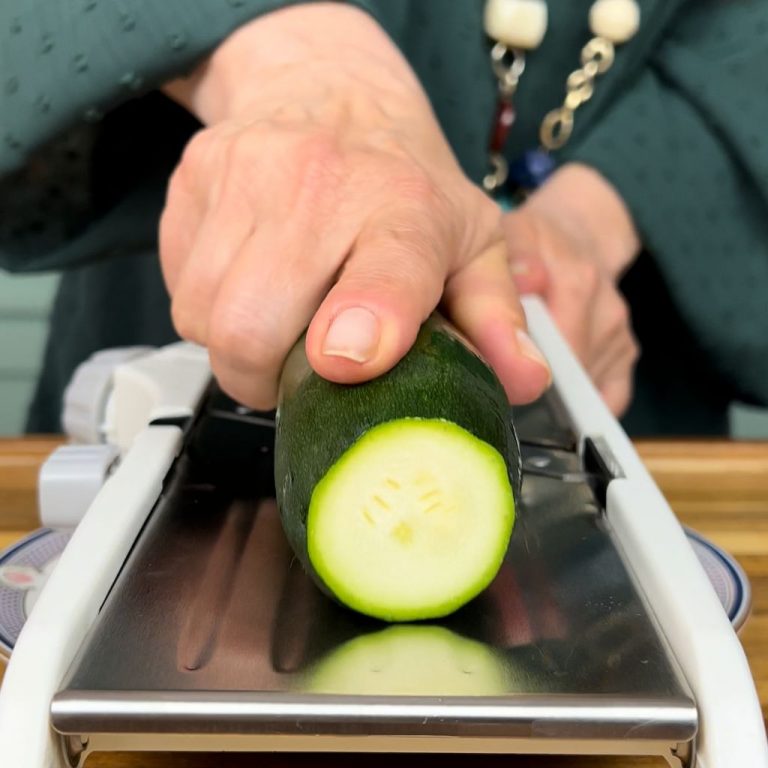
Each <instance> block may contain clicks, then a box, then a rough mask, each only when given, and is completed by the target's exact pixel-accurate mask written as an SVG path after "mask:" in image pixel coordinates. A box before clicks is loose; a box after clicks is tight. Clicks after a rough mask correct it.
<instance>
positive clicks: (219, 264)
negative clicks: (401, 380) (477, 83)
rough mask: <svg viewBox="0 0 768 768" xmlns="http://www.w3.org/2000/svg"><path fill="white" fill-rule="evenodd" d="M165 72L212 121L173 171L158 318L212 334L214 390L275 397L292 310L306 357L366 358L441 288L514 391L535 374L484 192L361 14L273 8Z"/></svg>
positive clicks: (424, 310)
mask: <svg viewBox="0 0 768 768" xmlns="http://www.w3.org/2000/svg"><path fill="white" fill-rule="evenodd" d="M308 30H309V31H308ZM166 90H167V92H168V93H169V94H171V95H172V96H173V97H174V98H176V99H177V100H179V101H180V102H182V103H183V104H185V105H186V106H188V107H189V108H190V109H191V110H193V111H194V112H195V113H196V114H197V115H198V116H199V117H200V118H201V119H202V120H203V122H204V123H206V124H207V125H208V127H207V128H205V129H204V130H202V131H201V132H199V133H198V134H197V135H196V136H195V137H194V138H193V139H192V141H191V142H190V144H189V145H188V147H187V149H186V151H185V152H184V156H183V157H182V160H181V162H180V164H179V166H178V168H177V169H176V171H175V173H174V174H173V177H172V179H171V182H170V186H169V189H168V196H167V202H166V207H165V210H164V212H163V216H162V221H161V227H160V252H161V260H162V267H163V272H164V276H165V279H166V282H167V285H168V288H169V291H170V293H171V297H172V313H173V320H174V323H175V325H176V328H177V330H178V331H179V333H180V334H181V336H183V337H184V338H187V339H190V340H192V341H196V342H198V343H200V344H204V345H206V346H207V347H208V350H209V354H210V359H211V365H212V369H213V371H214V373H215V375H216V376H217V378H218V379H219V382H220V384H221V385H222V387H223V388H224V389H225V390H226V391H227V392H228V393H229V394H230V395H232V396H233V397H235V398H236V399H238V400H239V401H241V402H243V403H245V404H247V405H250V406H253V407H259V408H268V407H271V406H273V405H274V403H275V399H276V392H277V381H278V377H279V374H280V370H281V367H282V363H283V360H284V359H285V356H286V355H287V353H288V351H289V350H290V348H291V347H292V346H293V344H294V343H295V342H296V340H297V339H298V338H299V337H300V336H301V334H302V332H303V331H304V330H305V329H306V328H307V327H308V329H309V330H308V335H307V340H306V349H307V355H308V358H309V361H310V363H311V365H312V366H313V367H314V368H315V370H316V371H317V372H318V373H319V374H320V375H322V376H324V377H326V378H328V379H330V380H332V381H337V382H345V383H353V382H359V381H364V380H367V379H370V378H372V377H375V376H377V375H379V374H381V373H383V372H384V371H386V370H388V369H389V368H391V367H392V366H393V365H394V364H395V363H396V362H397V361H398V360H399V359H400V358H401V357H402V356H403V355H404V354H405V353H406V352H407V350H408V349H409V348H410V346H411V345H412V343H413V341H414V340H415V337H416V334H417V332H418V329H419V326H420V325H421V323H422V322H423V321H424V320H425V319H426V318H427V316H428V315H429V314H430V312H431V311H432V310H433V309H434V308H435V306H436V305H437V304H438V303H439V302H441V300H442V303H443V309H444V311H445V312H446V313H447V314H448V315H449V316H450V317H451V319H452V320H453V321H454V323H455V324H456V325H457V326H458V327H459V328H460V329H461V330H462V331H464V333H465V334H466V335H467V336H468V337H469V338H470V340H471V341H473V342H474V344H475V345H476V346H477V347H478V348H479V350H480V351H481V353H482V354H483V355H484V356H485V357H486V358H487V360H488V361H489V363H490V364H491V365H492V366H493V367H494V368H495V370H496V372H497V374H498V375H499V377H500V379H501V380H502V382H503V384H504V385H505V387H506V390H507V392H508V395H509V397H510V399H511V400H512V401H513V402H516V403H521V402H526V401H529V400H531V399H533V398H535V397H536V396H538V395H539V394H540V393H541V391H542V390H543V389H544V388H545V387H546V386H547V384H548V381H549V369H548V368H547V366H546V364H545V363H544V361H543V359H542V358H541V357H540V354H539V353H538V351H537V350H536V348H535V347H534V346H533V343H532V342H531V341H530V339H528V338H527V336H526V335H525V333H524V327H525V323H524V317H523V313H522V310H521V307H520V304H519V301H518V298H517V294H516V291H515V288H514V283H513V281H512V279H511V276H510V273H509V269H508V265H507V260H506V247H505V243H504V234H503V231H502V229H501V226H500V224H501V217H500V214H499V212H498V209H497V208H496V206H495V205H494V204H493V203H491V202H490V201H489V200H488V199H487V197H486V196H485V195H484V194H483V193H482V192H481V191H480V190H479V189H478V188H477V187H475V186H474V185H472V184H471V183H470V182H469V181H468V180H467V178H466V177H465V176H464V175H463V174H462V172H461V170H460V168H459V166H458V164H457V162H456V160H455V159H454V157H453V155H452V153H451V151H450V149H449V147H448V145H447V143H446V141H445V139H444V137H443V136H442V134H441V132H440V129H439V127H438V124H437V122H436V120H435V117H434V115H433V114H432V111H431V109H430V106H429V103H428V101H427V99H426V97H425V95H424V93H423V92H422V90H421V88H420V86H419V85H418V82H417V81H416V79H415V76H414V75H413V74H412V73H411V71H410V69H409V68H408V66H407V64H406V63H405V62H404V60H403V59H402V58H401V57H400V55H399V53H398V52H397V50H396V48H395V47H394V46H393V45H392V43H391V42H390V41H389V40H388V39H387V38H386V36H385V35H384V33H383V32H382V31H381V30H380V29H379V27H378V26H377V25H376V24H375V23H374V22H373V21H372V20H371V19H370V18H369V17H368V16H367V15H365V14H364V13H362V12H360V11H357V10H355V9H352V8H349V7H343V6H342V7H340V6H338V5H336V4H328V5H312V6H298V7H294V8H290V9H287V10H283V11H280V12H277V13H274V14H269V15H267V16H264V17H262V18H260V19H258V20H257V21H255V22H252V23H251V24H249V25H247V26H246V27H243V28H241V29H240V30H239V31H238V32H236V33H235V34H234V35H233V36H232V37H230V38H229V39H228V40H227V41H225V42H224V43H223V44H222V46H221V47H220V48H219V49H218V50H217V51H216V52H215V53H214V54H213V56H212V57H211V59H210V60H209V61H207V62H206V63H205V64H204V65H203V66H202V67H200V68H199V69H198V70H197V71H196V72H195V73H194V74H193V76H192V77H191V78H190V79H189V80H187V81H183V82H176V83H173V84H171V85H169V87H168V88H167V89H166Z"/></svg>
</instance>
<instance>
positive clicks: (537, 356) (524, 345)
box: [517, 328, 552, 380]
mask: <svg viewBox="0 0 768 768" xmlns="http://www.w3.org/2000/svg"><path fill="white" fill-rule="evenodd" d="M517 343H518V346H519V347H520V352H521V353H522V354H523V355H525V357H527V358H528V359H529V360H533V361H534V362H537V363H539V364H540V365H543V366H544V367H545V368H546V369H547V370H548V371H550V368H549V363H548V362H547V358H546V357H544V355H542V354H541V350H540V349H539V348H538V347H537V346H536V345H535V344H534V343H533V339H532V338H531V337H530V336H529V335H528V334H527V333H526V332H525V331H523V330H522V329H520V328H518V329H517ZM549 378H550V380H551V379H552V372H551V371H550V373H549Z"/></svg>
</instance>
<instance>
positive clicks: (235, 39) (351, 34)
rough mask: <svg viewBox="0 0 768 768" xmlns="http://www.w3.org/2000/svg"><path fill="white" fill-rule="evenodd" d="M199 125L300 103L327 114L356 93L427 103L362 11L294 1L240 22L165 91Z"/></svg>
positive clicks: (400, 60)
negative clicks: (315, 105)
mask: <svg viewBox="0 0 768 768" xmlns="http://www.w3.org/2000/svg"><path fill="white" fill-rule="evenodd" d="M163 90H164V91H165V93H166V94H167V95H169V96H170V97H171V98H173V99H175V100H176V101H178V102H179V103H181V104H182V105H183V106H184V107H186V108H187V109H189V111H190V112H192V113H193V114H194V115H195V116H197V117H198V118H199V119H200V120H201V121H202V122H203V123H204V124H206V125H212V124H215V123H218V122H221V121H222V120H227V119H233V118H238V117H243V116H246V117H247V116H248V115H249V113H253V112H256V113H263V111H264V109H265V107H267V108H268V107H269V106H274V107H275V108H278V109H279V108H283V107H286V106H287V107H290V106H297V107H301V106H302V105H303V104H305V102H306V100H307V99H308V98H309V99H311V100H313V101H314V102H316V103H318V104H320V103H321V102H322V106H323V107H327V108H328V109H327V110H325V111H328V112H332V111H333V107H334V104H335V103H336V102H339V101H342V102H350V101H353V100H354V99H355V98H356V96H358V95H359V94H360V92H363V93H365V94H366V95H367V96H368V97H369V99H371V100H379V99H384V100H385V101H386V100H387V98H388V97H389V100H391V101H393V102H395V103H396V102H397V101H398V100H403V99H405V100H408V99H411V101H412V100H413V98H414V96H415V97H416V98H418V99H421V100H423V101H424V102H425V103H428V102H427V100H426V97H425V96H424V94H423V91H422V90H421V86H420V85H419V83H418V80H417V79H416V77H415V75H413V73H412V71H411V69H410V67H409V66H408V64H407V62H406V61H405V59H404V58H403V57H402V56H401V55H400V53H399V51H398V50H397V48H396V47H395V45H394V44H393V43H392V42H391V41H390V40H389V38H388V37H387V35H386V33H385V32H384V31H383V30H382V29H381V28H380V27H379V26H378V25H377V24H376V22H375V21H374V20H373V19H372V18H371V17H369V16H368V15H367V14H366V13H364V12H363V11H360V10H358V9H356V8H353V7H350V6H344V5H339V4H338V3H317V4H300V5H297V6H292V7H289V8H286V9H282V10H278V11H274V12H272V13H269V14H266V15H264V16H261V17H259V18H257V19H255V20H254V21H251V22H249V23H248V24H245V25H244V26H242V27H240V28H239V29H238V30H236V31H235V32H234V33H232V34H231V35H230V36H229V37H228V38H227V39H226V40H224V41H223V42H222V43H221V44H220V45H219V47H218V48H217V49H216V50H215V51H214V52H213V53H212V54H211V55H210V56H209V57H208V58H207V59H206V60H205V61H203V62H202V63H201V64H200V65H198V67H197V68H196V69H195V70H194V71H193V72H192V73H191V74H190V75H189V76H188V77H186V78H182V79H178V80H175V81H173V82H171V83H168V84H167V85H166V86H165V87H164V89H163Z"/></svg>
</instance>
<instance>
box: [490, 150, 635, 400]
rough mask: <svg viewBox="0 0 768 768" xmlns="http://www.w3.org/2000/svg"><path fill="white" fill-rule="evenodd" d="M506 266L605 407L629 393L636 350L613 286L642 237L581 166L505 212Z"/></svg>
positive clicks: (564, 170)
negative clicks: (548, 318) (543, 308)
mask: <svg viewBox="0 0 768 768" xmlns="http://www.w3.org/2000/svg"><path fill="white" fill-rule="evenodd" d="M504 230H505V233H506V237H507V244H508V247H509V255H510V266H511V269H512V273H513V275H514V277H515V281H516V283H517V286H518V290H519V291H520V292H521V293H537V294H539V295H541V296H542V297H543V298H544V300H545V301H546V303H547V306H548V308H549V310H550V312H551V314H552V317H553V319H554V321H555V323H556V324H557V325H558V327H559V328H560V330H561V331H562V333H563V335H564V336H565V338H566V340H567V341H568V342H569V343H570V345H571V347H572V348H573V350H574V352H575V353H576V355H577V356H578V358H579V359H580V360H581V362H582V364H583V365H584V367H585V368H586V370H587V372H588V373H589V374H590V376H591V377H592V379H593V381H594V383H595V385H596V387H597V388H598V390H599V391H600V393H601V395H602V396H603V399H604V400H605V402H606V404H607V405H608V407H609V408H610V409H611V411H613V413H615V414H616V415H620V414H622V413H623V412H624V411H625V410H626V408H627V406H628V405H629V403H630V400H631V397H632V375H633V371H634V366H635V363H636V362H637V358H638V353H639V348H638V345H637V342H636V340H635V338H634V335H633V333H632V328H631V322H630V316H629V309H628V307H627V304H626V302H625V301H624V298H623V297H622V295H621V293H620V292H619V290H618V287H617V281H618V279H619V277H620V275H621V273H622V271H623V270H624V269H626V267H627V266H628V265H629V264H630V263H631V261H632V260H633V259H634V257H635V255H636V253H637V251H638V249H639V240H638V237H637V234H636V232H635V230H634V225H633V224H632V220H631V218H630V217H629V214H628V212H627V211H626V209H625V208H624V204H623V202H622V201H621V199H620V198H619V197H618V194H617V193H616V192H615V191H614V190H613V188H612V187H610V186H609V185H608V183H607V182H606V181H605V180H603V179H602V177H600V176H599V175H598V174H597V173H596V172H594V171H592V170H591V169H589V168H586V167H584V166H577V165H566V166H563V168H562V169H560V170H559V171H558V172H557V173H555V175H554V176H553V177H552V178H551V179H550V180H549V181H548V182H547V183H546V184H545V185H544V186H543V187H542V188H541V189H540V190H539V191H537V192H536V193H535V194H534V195H532V196H531V197H530V198H529V199H528V200H527V201H526V203H525V204H523V205H522V206H521V207H520V208H519V209H517V210H516V211H513V212H512V213H509V214H507V215H506V216H505V217H504Z"/></svg>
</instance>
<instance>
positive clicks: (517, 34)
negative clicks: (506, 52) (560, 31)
mask: <svg viewBox="0 0 768 768" xmlns="http://www.w3.org/2000/svg"><path fill="white" fill-rule="evenodd" d="M547 19H548V16H547V4H546V2H545V0H488V1H487V2H486V4H485V17H484V22H485V31H486V34H487V35H488V36H489V37H491V38H493V39H494V40H498V41H499V42H500V43H504V45H506V46H508V47H509V48H522V49H523V50H532V49H534V48H538V47H539V45H541V41H542V40H543V39H544V33H545V32H546V31H547Z"/></svg>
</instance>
